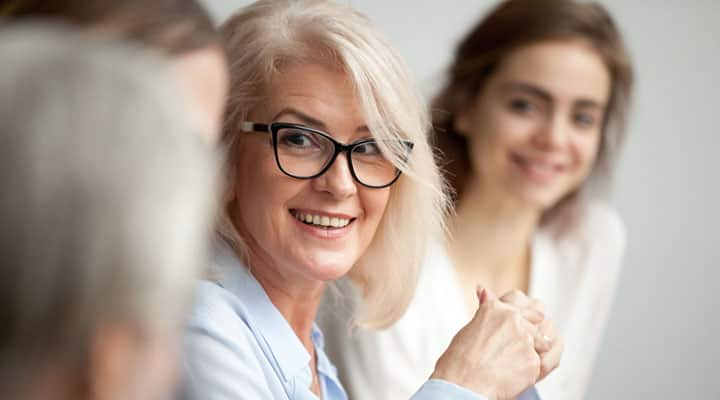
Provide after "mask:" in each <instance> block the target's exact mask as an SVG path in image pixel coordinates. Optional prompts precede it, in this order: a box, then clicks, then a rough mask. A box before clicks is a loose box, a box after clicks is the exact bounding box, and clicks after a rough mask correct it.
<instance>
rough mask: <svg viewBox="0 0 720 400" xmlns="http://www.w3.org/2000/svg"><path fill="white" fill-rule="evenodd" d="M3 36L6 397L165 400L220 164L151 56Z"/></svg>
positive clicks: (54, 37)
mask: <svg viewBox="0 0 720 400" xmlns="http://www.w3.org/2000/svg"><path fill="white" fill-rule="evenodd" d="M21 26H22V27H20V26H18V27H13V28H8V27H4V28H2V29H0V59H2V60H3V67H2V68H0V182H1V183H2V190H0V213H2V224H0V258H1V259H2V263H1V264H0V320H1V321H2V329H0V398H2V399H14V400H30V399H37V400H51V399H52V400H90V399H92V400H113V399H118V400H120V399H137V400H160V399H168V398H170V396H172V392H173V390H172V389H173V381H174V378H173V376H174V372H173V371H174V369H175V358H176V356H175V353H176V351H177V350H178V349H177V347H178V346H177V345H178V334H179V327H180V324H181V321H182V320H183V319H184V318H183V317H184V313H185V312H186V306H187V305H188V303H189V295H190V291H191V289H192V284H193V283H194V278H195V277H196V276H198V275H199V273H200V270H201V268H202V266H203V263H204V261H205V256H206V250H207V249H206V248H207V244H208V239H209V234H210V227H211V222H212V220H213V216H214V212H213V211H214V203H215V200H214V199H215V190H214V189H215V182H216V178H217V177H216V173H215V169H216V168H215V165H216V162H215V161H214V160H213V159H212V157H211V156H210V154H211V151H210V149H209V148H208V145H207V143H205V141H203V140H202V139H201V138H200V137H198V135H197V134H196V133H197V132H196V131H195V128H194V127H192V124H191V123H190V122H191V121H190V120H189V118H190V117H189V113H188V108H190V107H191V105H189V104H187V103H188V102H185V101H183V100H184V99H185V96H183V95H181V94H180V93H181V92H180V91H178V90H175V89H177V88H176V87H175V86H177V83H176V82H175V81H174V80H172V79H170V78H171V77H168V76H167V74H166V73H165V72H166V71H167V70H168V68H169V67H168V65H167V64H166V63H165V62H162V61H160V60H159V59H155V57H149V56H148V54H147V53H146V52H144V51H143V52H140V51H138V49H136V48H133V49H130V48H126V47H124V46H120V45H119V44H117V43H116V44H111V43H108V42H107V41H102V42H98V41H90V40H89V38H88V37H87V35H79V34H78V33H77V32H74V33H69V32H67V31H65V30H61V29H57V28H54V29H50V28H48V27H46V26H45V25H43V26H42V27H38V26H36V25H31V26H24V24H22V25H21Z"/></svg>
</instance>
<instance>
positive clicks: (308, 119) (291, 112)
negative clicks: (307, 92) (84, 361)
mask: <svg viewBox="0 0 720 400" xmlns="http://www.w3.org/2000/svg"><path fill="white" fill-rule="evenodd" d="M285 115H288V116H292V117H295V118H297V119H299V120H300V121H302V123H303V125H307V126H309V127H312V128H316V129H320V130H323V131H327V130H328V129H327V125H325V123H324V122H322V121H320V120H319V119H317V118H314V117H312V116H310V115H307V114H305V113H304V112H302V111H300V110H298V109H295V108H292V107H286V108H283V109H282V110H280V112H278V113H277V114H275V116H274V117H272V120H273V121H277V120H278V119H279V118H280V117H282V116H285ZM355 131H356V132H370V129H369V128H368V127H367V125H362V126H359V127H358V128H357V129H356V130H355Z"/></svg>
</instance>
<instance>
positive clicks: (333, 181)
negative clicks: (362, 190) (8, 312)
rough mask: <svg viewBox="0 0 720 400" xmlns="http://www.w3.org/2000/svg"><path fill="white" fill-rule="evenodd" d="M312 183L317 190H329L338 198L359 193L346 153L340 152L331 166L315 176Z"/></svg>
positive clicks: (328, 191)
mask: <svg viewBox="0 0 720 400" xmlns="http://www.w3.org/2000/svg"><path fill="white" fill-rule="evenodd" d="M312 184H313V188H314V189H315V190H318V191H322V192H327V193H329V194H331V195H332V196H333V197H335V198H338V199H344V198H347V197H351V196H353V195H355V194H356V193H357V183H356V182H355V179H353V177H352V173H351V172H350V166H349V165H348V159H347V155H345V154H338V156H337V158H336V159H335V161H333V164H332V165H331V166H330V168H329V169H328V170H327V171H325V173H324V174H322V175H320V176H318V177H317V178H314V179H313V180H312Z"/></svg>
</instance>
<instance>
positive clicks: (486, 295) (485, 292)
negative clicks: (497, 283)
mask: <svg viewBox="0 0 720 400" xmlns="http://www.w3.org/2000/svg"><path fill="white" fill-rule="evenodd" d="M475 293H476V294H477V297H478V301H479V303H480V305H483V304H485V302H487V301H488V300H496V299H497V296H496V295H495V293H493V291H492V290H490V289H488V288H484V287H482V286H478V287H477V288H475Z"/></svg>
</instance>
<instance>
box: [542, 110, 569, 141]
mask: <svg viewBox="0 0 720 400" xmlns="http://www.w3.org/2000/svg"><path fill="white" fill-rule="evenodd" d="M558 114H559V113H558ZM570 128H571V127H570V126H569V124H568V123H567V122H566V120H565V118H563V116H562V115H553V116H552V117H551V118H548V119H547V120H546V121H545V123H544V124H543V125H542V126H540V127H539V128H538V130H537V132H536V134H535V135H534V139H535V140H534V143H535V144H536V145H537V146H538V147H540V148H543V149H557V148H562V147H564V146H566V145H567V143H568V142H569V141H570V135H571V133H572V132H571V129H570Z"/></svg>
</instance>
